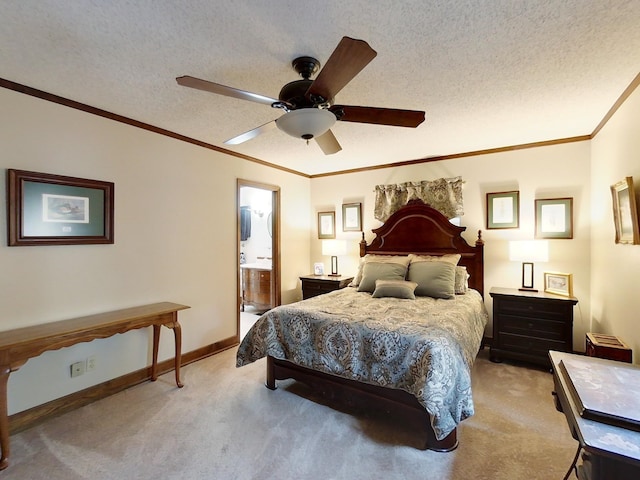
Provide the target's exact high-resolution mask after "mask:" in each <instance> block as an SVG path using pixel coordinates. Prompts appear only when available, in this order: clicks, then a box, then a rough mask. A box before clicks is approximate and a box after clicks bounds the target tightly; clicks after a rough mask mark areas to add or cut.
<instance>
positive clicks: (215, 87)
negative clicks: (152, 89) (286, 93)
mask: <svg viewBox="0 0 640 480" xmlns="http://www.w3.org/2000/svg"><path fill="white" fill-rule="evenodd" d="M176 82H178V85H182V86H183V87H190V88H197V89H198V90H204V91H205V92H211V93H217V94H218V95H225V96H227V97H233V98H239V99H240V100H249V101H251V102H257V103H263V104H265V105H272V104H273V103H275V102H278V101H279V100H277V99H275V98H271V97H265V96H264V95H260V94H257V93H252V92H247V91H244V90H239V89H237V88H233V87H227V86H226V85H220V84H219V83H213V82H209V81H207V80H201V79H199V78H195V77H190V76H188V75H185V76H183V77H178V78H176Z"/></svg>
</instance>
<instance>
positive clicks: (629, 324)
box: [591, 89, 640, 363]
mask: <svg viewBox="0 0 640 480" xmlns="http://www.w3.org/2000/svg"><path fill="white" fill-rule="evenodd" d="M591 148H592V160H591V170H592V176H591V191H592V194H591V195H592V208H591V219H592V227H591V237H592V244H593V248H592V251H591V263H592V269H591V284H592V316H593V325H592V327H591V328H592V330H593V331H595V332H601V333H607V334H612V335H618V336H620V337H621V338H622V339H623V340H624V341H625V342H626V343H628V344H629V346H630V347H632V348H633V351H634V352H633V353H634V358H633V360H634V363H639V360H640V359H639V358H638V357H639V356H640V328H638V326H639V325H640V313H639V312H640V289H639V287H638V277H639V273H640V245H620V244H616V243H615V230H614V224H613V213H612V201H611V193H610V190H609V187H610V185H612V184H614V183H616V182H618V181H620V180H623V179H624V178H625V177H633V180H634V183H635V189H636V194H637V193H639V192H640V89H636V91H635V92H634V93H633V94H632V95H631V97H630V98H628V99H627V100H626V101H625V102H624V103H623V105H622V107H621V108H620V109H619V110H618V111H617V112H616V114H615V115H614V116H613V117H612V118H611V120H610V121H609V122H608V123H607V125H606V126H605V127H604V128H603V129H602V130H601V131H600V133H598V135H596V137H595V138H594V139H593V141H592V147H591ZM636 196H637V195H636ZM636 201H637V202H639V201H640V199H637V200H636ZM639 204H640V203H639Z"/></svg>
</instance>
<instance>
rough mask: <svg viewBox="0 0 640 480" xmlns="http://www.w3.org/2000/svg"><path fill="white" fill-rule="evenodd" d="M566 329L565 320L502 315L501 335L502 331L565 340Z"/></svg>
mask: <svg viewBox="0 0 640 480" xmlns="http://www.w3.org/2000/svg"><path fill="white" fill-rule="evenodd" d="M565 329H566V327H565V323H564V322H556V321H553V320H541V319H539V318H535V319H534V318H531V317H521V316H515V315H501V316H500V330H499V335H502V333H515V334H518V335H529V336H531V337H540V338H548V339H551V340H559V341H563V339H564V338H565Z"/></svg>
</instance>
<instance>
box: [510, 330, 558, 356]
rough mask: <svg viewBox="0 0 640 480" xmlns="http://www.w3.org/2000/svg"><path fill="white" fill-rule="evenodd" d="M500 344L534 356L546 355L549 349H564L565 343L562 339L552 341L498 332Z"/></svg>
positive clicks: (511, 349)
mask: <svg viewBox="0 0 640 480" xmlns="http://www.w3.org/2000/svg"><path fill="white" fill-rule="evenodd" d="M500 344H501V347H502V348H503V349H505V350H509V351H512V352H521V353H527V354H529V355H535V356H544V355H548V354H549V350H557V351H564V350H566V345H565V342H563V341H553V340H550V339H548V338H534V337H527V336H526V335H514V334H510V333H503V334H500Z"/></svg>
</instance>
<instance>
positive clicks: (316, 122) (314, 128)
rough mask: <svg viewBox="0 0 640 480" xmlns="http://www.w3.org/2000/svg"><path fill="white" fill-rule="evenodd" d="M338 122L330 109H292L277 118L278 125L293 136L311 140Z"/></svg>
mask: <svg viewBox="0 0 640 480" xmlns="http://www.w3.org/2000/svg"><path fill="white" fill-rule="evenodd" d="M334 123H336V116H335V115H334V114H333V113H331V112H330V111H329V110H324V109H320V108H301V109H299V110H292V111H291V112H287V113H285V114H284V115H282V116H281V117H280V118H278V119H277V120H276V125H277V127H278V128H279V129H280V130H282V131H283V132H284V133H286V134H288V135H291V136H292V137H296V138H302V139H304V140H311V139H312V138H314V137H318V136H320V135H322V134H323V133H326V132H327V130H329V129H330V128H331V127H333V124H334Z"/></svg>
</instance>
